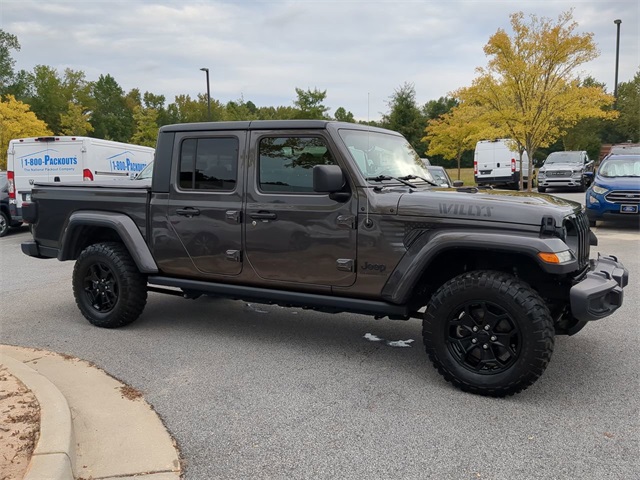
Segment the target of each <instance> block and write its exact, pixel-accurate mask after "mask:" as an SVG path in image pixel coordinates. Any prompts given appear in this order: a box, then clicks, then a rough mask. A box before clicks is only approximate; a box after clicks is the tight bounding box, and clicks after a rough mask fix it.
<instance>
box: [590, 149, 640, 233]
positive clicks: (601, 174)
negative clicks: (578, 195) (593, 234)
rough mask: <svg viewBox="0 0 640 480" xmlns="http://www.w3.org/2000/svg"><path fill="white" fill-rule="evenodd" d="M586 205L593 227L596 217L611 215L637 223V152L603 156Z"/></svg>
mask: <svg viewBox="0 0 640 480" xmlns="http://www.w3.org/2000/svg"><path fill="white" fill-rule="evenodd" d="M585 204H586V206H587V215H588V216H589V223H590V224H591V226H592V227H594V226H595V225H596V222H597V221H598V220H604V219H614V218H615V219H628V220H631V221H635V222H637V223H639V224H640V213H639V212H638V210H639V209H640V155H635V154H620V155H617V154H613V155H609V156H608V157H606V158H605V159H604V160H603V161H602V163H601V164H600V167H599V168H598V171H597V172H596V176H595V180H594V182H593V184H592V185H591V186H590V187H589V189H588V190H587V198H586V202H585Z"/></svg>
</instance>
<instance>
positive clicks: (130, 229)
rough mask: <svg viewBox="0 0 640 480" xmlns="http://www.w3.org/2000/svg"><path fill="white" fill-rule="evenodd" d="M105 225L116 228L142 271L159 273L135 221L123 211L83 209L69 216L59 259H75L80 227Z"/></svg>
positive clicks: (112, 228) (61, 242)
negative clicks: (76, 241)
mask: <svg viewBox="0 0 640 480" xmlns="http://www.w3.org/2000/svg"><path fill="white" fill-rule="evenodd" d="M85 226H90V227H105V228H109V229H111V230H114V231H115V232H116V233H117V234H118V236H119V237H120V239H122V242H123V243H124V245H125V247H126V248H127V250H128V251H129V254H130V255H131V257H132V258H133V261H134V262H136V265H137V266H138V269H139V270H140V272H141V273H158V265H157V264H156V261H155V260H154V258H153V255H151V251H150V250H149V246H148V245H147V243H146V242H145V240H144V238H143V237H142V234H141V233H140V230H139V229H138V227H137V226H136V224H135V222H134V221H133V220H132V219H131V217H128V216H127V215H124V214H122V213H114V212H101V211H95V210H83V211H80V212H74V213H72V214H71V215H70V216H69V221H68V222H67V225H66V226H65V229H64V232H63V233H62V239H61V241H60V251H59V252H58V260H60V261H64V260H74V259H75V255H74V244H75V238H74V237H75V235H76V233H75V232H76V231H78V229H79V227H85Z"/></svg>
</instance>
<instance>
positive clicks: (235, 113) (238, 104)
mask: <svg viewBox="0 0 640 480" xmlns="http://www.w3.org/2000/svg"><path fill="white" fill-rule="evenodd" d="M249 103H251V102H249ZM252 105H253V104H252ZM225 119H226V120H229V121H234V120H258V110H257V109H256V108H255V105H253V108H252V107H251V106H249V104H248V103H246V102H245V101H244V99H243V98H240V99H238V100H237V101H235V102H234V101H230V102H227V105H226V106H225Z"/></svg>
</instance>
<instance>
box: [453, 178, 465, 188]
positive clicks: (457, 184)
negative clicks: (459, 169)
mask: <svg viewBox="0 0 640 480" xmlns="http://www.w3.org/2000/svg"><path fill="white" fill-rule="evenodd" d="M463 185H464V182H463V181H462V180H454V181H453V187H454V188H459V187H462V186H463Z"/></svg>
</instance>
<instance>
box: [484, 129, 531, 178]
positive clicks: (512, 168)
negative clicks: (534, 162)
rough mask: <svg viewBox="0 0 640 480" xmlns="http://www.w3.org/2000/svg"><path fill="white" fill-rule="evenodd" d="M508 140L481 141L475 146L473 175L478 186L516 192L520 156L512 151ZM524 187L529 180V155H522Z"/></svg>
mask: <svg viewBox="0 0 640 480" xmlns="http://www.w3.org/2000/svg"><path fill="white" fill-rule="evenodd" d="M511 143H514V142H512V141H510V140H509V139H505V138H502V139H498V140H481V141H479V142H478V143H477V144H476V151H475V156H474V159H473V174H474V177H475V180H476V183H477V184H478V185H495V186H499V187H507V188H513V189H515V190H518V188H519V184H520V155H519V154H518V150H517V149H514V150H512V149H511V148H510V144H511ZM522 170H523V179H524V185H526V184H527V181H528V180H529V155H527V152H526V151H525V152H523V153H522Z"/></svg>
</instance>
